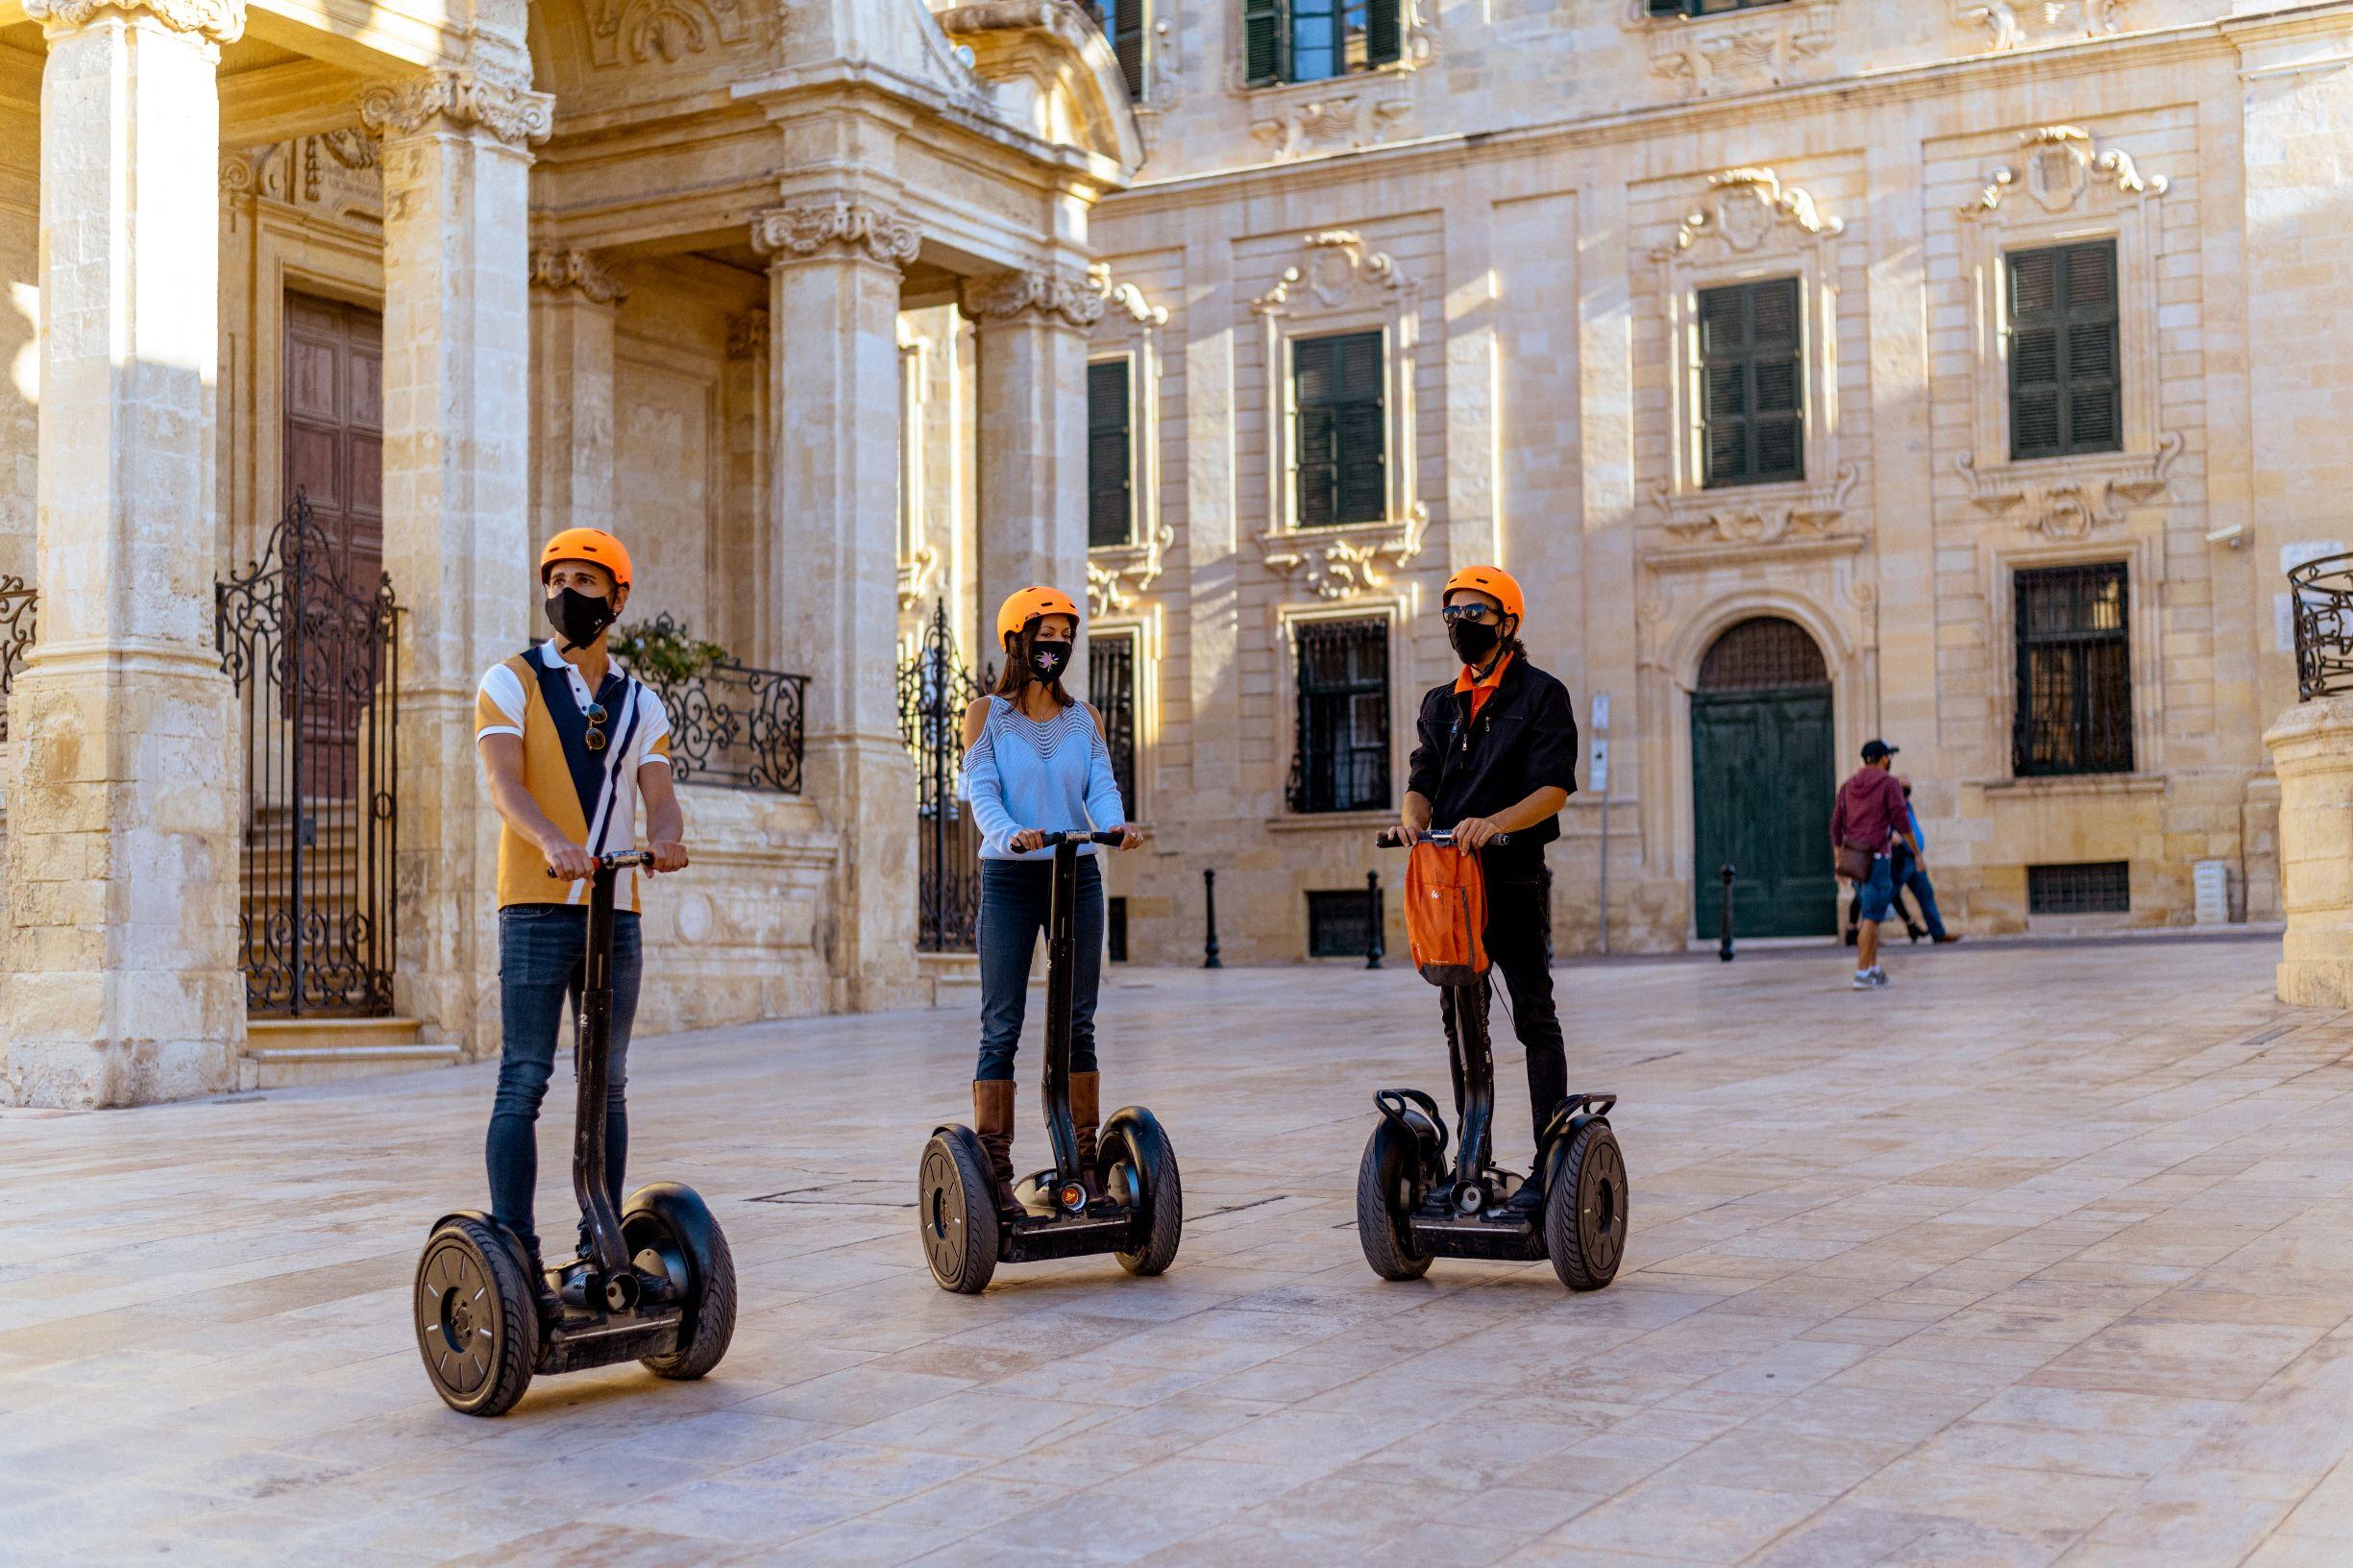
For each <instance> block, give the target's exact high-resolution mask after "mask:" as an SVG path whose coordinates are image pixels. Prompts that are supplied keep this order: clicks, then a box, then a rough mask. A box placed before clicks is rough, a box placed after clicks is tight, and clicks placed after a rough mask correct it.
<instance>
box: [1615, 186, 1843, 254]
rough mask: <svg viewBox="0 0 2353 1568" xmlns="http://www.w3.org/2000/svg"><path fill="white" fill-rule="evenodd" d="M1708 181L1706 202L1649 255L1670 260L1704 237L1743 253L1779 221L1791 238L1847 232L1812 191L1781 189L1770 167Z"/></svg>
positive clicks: (1758, 243) (1770, 233)
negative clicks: (1827, 214)
mask: <svg viewBox="0 0 2353 1568" xmlns="http://www.w3.org/2000/svg"><path fill="white" fill-rule="evenodd" d="M1707 185H1708V190H1709V192H1710V195H1709V197H1708V200H1707V202H1706V204H1705V205H1704V206H1702V207H1698V208H1693V209H1692V210H1691V211H1690V212H1689V213H1688V214H1687V215H1686V216H1685V217H1684V219H1683V221H1682V222H1681V223H1680V224H1679V225H1678V226H1677V228H1676V231H1675V235H1674V237H1673V238H1671V239H1669V240H1668V241H1667V242H1666V243H1665V244H1663V245H1659V246H1657V247H1655V248H1654V249H1653V251H1652V252H1651V259H1652V260H1654V261H1667V260H1672V259H1673V258H1674V257H1676V256H1677V255H1679V253H1681V252H1684V251H1688V250H1690V249H1691V248H1692V247H1693V246H1694V245H1696V244H1698V243H1699V242H1700V241H1701V240H1702V239H1703V238H1708V237H1713V238H1716V239H1720V240H1722V241H1723V242H1724V243H1725V245H1726V246H1728V248H1730V249H1731V250H1733V251H1736V252H1738V253H1740V254H1741V255H1744V256H1745V255H1747V254H1748V253H1750V252H1752V251H1754V250H1756V249H1757V248H1758V247H1759V246H1761V245H1763V244H1764V243H1765V241H1766V240H1768V239H1770V238H1772V237H1773V236H1774V233H1775V231H1776V230H1777V228H1778V227H1779V226H1781V225H1787V226H1788V229H1789V232H1790V233H1789V237H1792V238H1796V239H1801V240H1829V239H1836V238H1837V237H1838V236H1839V235H1840V234H1843V233H1846V232H1847V221H1846V220H1845V219H1844V218H1826V217H1824V216H1823V215H1822V212H1821V210H1820V208H1817V207H1816V206H1815V205H1814V198H1813V197H1812V196H1810V195H1808V194H1807V193H1806V192H1805V191H1803V190H1802V189H1800V188H1799V187H1797V186H1795V185H1792V186H1790V187H1788V188H1787V189H1783V188H1782V186H1781V181H1780V177H1779V176H1778V175H1776V174H1775V173H1774V172H1773V171H1772V170H1771V169H1727V170H1725V171H1724V172H1723V173H1722V174H1715V175H1710V176H1708V180H1707Z"/></svg>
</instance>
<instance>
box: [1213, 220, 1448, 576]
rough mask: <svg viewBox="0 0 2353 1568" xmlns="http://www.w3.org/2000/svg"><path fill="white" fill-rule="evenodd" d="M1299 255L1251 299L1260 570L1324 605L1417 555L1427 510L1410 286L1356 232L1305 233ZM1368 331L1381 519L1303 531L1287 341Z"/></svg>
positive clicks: (1416, 327) (1415, 302) (1414, 300)
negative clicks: (1373, 361) (1376, 389)
mask: <svg viewBox="0 0 2353 1568" xmlns="http://www.w3.org/2000/svg"><path fill="white" fill-rule="evenodd" d="M1302 246H1303V248H1304V249H1305V250H1306V251H1307V253H1308V257H1307V259H1306V260H1305V261H1304V262H1302V263H1299V264H1297V265H1293V266H1289V267H1287V268H1285V269H1284V271H1283V273H1282V275H1281V276H1280V277H1279V278H1278V279H1277V280H1276V282H1275V285H1274V286H1273V287H1272V288H1271V289H1269V290H1267V291H1266V292H1265V293H1264V294H1262V295H1260V296H1259V297H1258V298H1257V299H1255V300H1253V301H1251V302H1250V312H1251V313H1252V314H1253V315H1255V316H1257V317H1258V318H1259V320H1260V322H1261V324H1262V336H1261V344H1260V350H1261V355H1262V366H1261V374H1262V377H1263V378H1264V385H1265V393H1266V402H1265V410H1266V412H1265V454H1264V463H1265V474H1264V476H1263V478H1264V484H1265V490H1264V495H1265V500H1266V512H1265V517H1266V524H1265V527H1262V529H1261V530H1260V531H1259V535H1258V538H1259V546H1260V551H1261V556H1262V559H1263V560H1264V561H1265V563H1266V565H1267V566H1268V567H1269V568H1271V569H1272V570H1274V571H1275V572H1277V573H1279V574H1280V575H1282V576H1285V577H1290V576H1294V575H1295V574H1297V573H1298V572H1300V571H1301V570H1302V569H1303V568H1304V569H1305V570H1306V573H1307V579H1306V580H1307V586H1309V587H1310V588H1311V590H1312V591H1313V592H1314V593H1315V594H1316V595H1317V596H1318V597H1320V598H1325V599H1337V598H1353V597H1356V596H1357V595H1360V594H1362V593H1364V592H1365V591H1367V590H1369V589H1377V588H1380V587H1383V586H1385V582H1386V574H1387V573H1388V572H1390V571H1394V570H1397V569H1401V568H1403V567H1404V566H1405V565H1406V564H1407V563H1408V562H1409V561H1410V560H1412V559H1413V557H1414V556H1416V555H1418V554H1419V553H1420V552H1421V548H1422V540H1423V536H1424V535H1425V534H1426V533H1427V531H1428V529H1429V527H1430V508H1429V504H1428V502H1424V501H1423V500H1422V499H1421V493H1420V485H1421V473H1420V465H1419V462H1418V460H1417V453H1416V452H1415V441H1416V436H1417V431H1418V429H1419V418H1418V410H1417V409H1416V407H1415V404H1414V379H1415V376H1416V374H1417V371H1418V365H1419V346H1420V341H1421V309H1420V301H1419V296H1418V290H1417V288H1416V286H1415V284H1414V283H1413V282H1412V281H1411V280H1410V279H1409V278H1407V277H1406V276H1405V274H1404V273H1403V271H1402V270H1401V269H1400V268H1399V267H1398V265H1397V263H1396V262H1395V261H1394V260H1393V259H1392V258H1391V257H1389V256H1388V255H1387V254H1385V253H1384V252H1379V251H1373V250H1368V249H1367V248H1366V246H1365V243H1364V239H1363V236H1362V235H1360V234H1359V233H1356V232H1355V231H1354V230H1347V229H1327V230H1320V231H1317V232H1315V233H1310V234H1308V235H1306V236H1304V238H1303V240H1302ZM1354 331H1380V332H1381V334H1382V340H1381V363H1382V399H1383V408H1382V414H1383V422H1384V426H1385V429H1384V431H1383V434H1384V437H1385V440H1386V442H1387V453H1386V462H1385V469H1386V473H1385V475H1384V477H1383V481H1382V484H1383V491H1384V497H1383V500H1384V505H1383V513H1384V515H1383V516H1382V517H1381V518H1380V519H1379V520H1377V521H1373V522H1367V523H1334V524H1326V525H1323V526H1320V527H1301V526H1300V524H1299V520H1298V503H1299V486H1298V453H1297V450H1296V447H1297V441H1298V400H1297V398H1296V397H1295V395H1294V393H1295V390H1296V389H1295V387H1294V385H1293V379H1292V374H1291V360H1292V355H1291V345H1292V343H1293V342H1294V341H1295V340H1297V339H1299V338H1307V337H1329V336H1332V335H1334V334H1336V333H1343V332H1354Z"/></svg>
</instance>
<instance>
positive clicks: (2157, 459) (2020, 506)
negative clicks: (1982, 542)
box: [1952, 430, 2183, 540]
mask: <svg viewBox="0 0 2353 1568" xmlns="http://www.w3.org/2000/svg"><path fill="white" fill-rule="evenodd" d="M2182 444H2183V443H2182V437H2181V433H2180V432H2179V431H2177V430H2167V431H2164V432H2163V433H2161V434H2160V435H2159V436H2158V437H2157V450H2156V451H2155V452H2153V453H2147V454H2145V455H2141V454H2136V453H2100V454H2098V455H2096V456H2090V457H2084V458H2078V459H2074V460H2071V461H2066V462H2064V463H2062V464H2060V465H2057V466H2053V467H2050V468H2045V467H2044V466H2043V465H2042V464H2037V465H2035V466H2034V467H2033V468H2032V469H2031V470H2029V469H2022V468H2021V467H2020V466H2019V465H2017V464H2001V465H1997V466H1993V467H1988V468H1983V469H1980V468H1979V467H1978V466H1977V457H1976V453H1969V452H1964V453H1960V454H1959V455H1958V456H1956V457H1954V458H1953V460H1952V466H1953V467H1954V468H1955V469H1957V470H1958V471H1959V472H1960V475H1961V478H1964V479H1967V480H1968V481H1969V499H1970V500H1971V501H1973V502H1975V503H1976V504H1977V505H1978V507H1980V508H1981V509H1982V510H1985V511H1987V512H1991V513H1994V514H1996V515H1997V516H1998V515H2001V514H2003V513H2010V512H2015V513H2016V515H2017V519H2018V526H2019V527H2022V528H2024V529H2025V530H2026V531H2027V532H2028V533H2038V534H2041V535H2042V536H2043V537H2045V538H2047V539H2059V540H2071V539H2081V538H2084V537H2086V536H2087V535H2089V534H2090V533H2091V532H2092V530H2093V529H2094V528H2097V527H2114V526H2115V525H2117V524H2120V523H2122V522H2123V521H2124V519H2125V518H2126V516H2127V515H2128V514H2129V513H2130V511H2131V509H2132V507H2133V506H2134V505H2136V504H2138V503H2140V502H2147V501H2153V500H2155V499H2156V498H2157V497H2159V496H2162V495H2163V494H2164V493H2165V489H2166V481H2167V478H2168V477H2169V475H2170V474H2171V473H2172V471H2173V464H2174V461H2175V460H2176V459H2178V458H2179V457H2180V456H2181V450H2182ZM2030 475H2031V477H2029V476H2030Z"/></svg>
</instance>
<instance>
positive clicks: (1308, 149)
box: [1250, 77, 1413, 163]
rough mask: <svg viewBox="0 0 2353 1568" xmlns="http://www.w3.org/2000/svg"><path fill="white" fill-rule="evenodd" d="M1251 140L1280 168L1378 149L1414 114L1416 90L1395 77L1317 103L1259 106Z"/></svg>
mask: <svg viewBox="0 0 2353 1568" xmlns="http://www.w3.org/2000/svg"><path fill="white" fill-rule="evenodd" d="M1260 107H1262V110H1263V111H1262V112H1261V113H1259V114H1258V115H1256V116H1255V117H1254V118H1253V119H1252V120H1251V122H1250V134H1251V135H1253V136H1255V137H1257V138H1258V141H1259V144H1260V145H1261V146H1262V147H1264V148H1265V149H1266V156H1267V158H1268V159H1271V160H1272V161H1274V162H1277V163H1285V162H1288V161H1289V160H1291V159H1295V158H1306V157H1308V156H1309V155H1311V154H1314V153H1331V152H1347V151H1351V150H1353V149H1356V148H1359V147H1371V146H1376V145H1378V144H1379V143H1381V142H1384V141H1386V140H1387V139H1388V138H1389V135H1391V133H1393V132H1394V131H1396V130H1397V129H1398V128H1399V127H1401V126H1403V125H1404V124H1405V122H1406V121H1407V120H1408V119H1409V118H1411V116H1412V114H1413V97H1412V89H1411V88H1410V87H1409V86H1408V85H1407V84H1405V83H1404V82H1402V81H1401V80H1399V79H1397V78H1394V77H1391V78H1385V79H1381V80H1377V81H1375V82H1373V83H1371V84H1369V85H1367V86H1360V87H1357V88H1353V89H1350V90H1345V91H1339V92H1327V93H1325V94H1323V95H1321V96H1318V97H1313V98H1303V99H1293V100H1290V101H1288V102H1284V101H1277V102H1274V103H1271V104H1266V105H1262V106H1260Z"/></svg>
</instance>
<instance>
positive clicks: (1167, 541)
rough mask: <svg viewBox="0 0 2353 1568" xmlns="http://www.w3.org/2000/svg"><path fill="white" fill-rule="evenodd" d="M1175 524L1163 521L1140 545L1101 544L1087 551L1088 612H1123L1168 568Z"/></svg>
mask: <svg viewBox="0 0 2353 1568" xmlns="http://www.w3.org/2000/svg"><path fill="white" fill-rule="evenodd" d="M1175 543H1176V527H1175V526H1174V525H1172V524H1168V523H1163V524H1162V525H1161V526H1160V527H1157V528H1155V529H1154V530H1153V531H1152V536H1151V537H1150V538H1149V539H1146V540H1145V541H1144V542H1143V543H1141V544H1140V545H1098V546H1096V547H1095V548H1094V549H1092V550H1091V551H1088V552H1087V615H1088V618H1089V619H1091V620H1097V621H1099V620H1101V619H1102V618H1103V617H1104V616H1107V615H1124V614H1126V613H1127V612H1128V611H1129V610H1132V609H1134V608H1135V607H1136V602H1137V600H1140V599H1141V598H1142V597H1143V596H1144V595H1145V594H1147V593H1149V592H1150V591H1151V589H1152V584H1153V583H1155V582H1157V581H1159V580H1160V575H1161V574H1162V573H1163V572H1164V571H1165V570H1167V565H1168V547H1169V546H1171V545H1173V544H1175Z"/></svg>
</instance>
